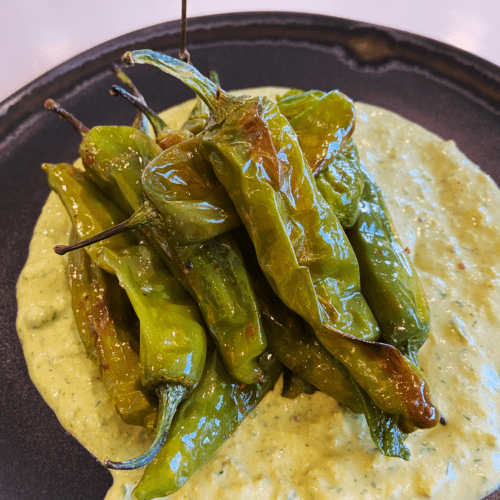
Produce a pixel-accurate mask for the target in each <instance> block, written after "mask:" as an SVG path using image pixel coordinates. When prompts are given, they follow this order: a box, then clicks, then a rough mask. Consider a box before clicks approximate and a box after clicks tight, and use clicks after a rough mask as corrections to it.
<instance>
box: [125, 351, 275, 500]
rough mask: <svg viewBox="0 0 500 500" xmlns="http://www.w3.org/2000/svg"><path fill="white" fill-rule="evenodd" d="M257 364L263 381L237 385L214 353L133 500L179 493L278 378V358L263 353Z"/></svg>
mask: <svg viewBox="0 0 500 500" xmlns="http://www.w3.org/2000/svg"><path fill="white" fill-rule="evenodd" d="M260 364H261V366H262V371H263V372H264V373H265V374H266V377H265V378H264V379H263V380H262V381H260V382H257V383H255V384H251V385H241V384H239V383H237V382H235V381H234V379H232V378H231V377H230V376H229V374H228V373H227V371H226V370H225V368H224V364H223V363H222V361H221V359H220V356H219V354H218V352H217V351H216V350H215V351H213V352H212V353H211V354H210V355H209V356H208V358H207V363H206V366H205V371H204V373H203V377H202V379H201V381H200V383H199V384H198V386H197V387H196V389H195V390H194V391H193V394H192V395H191V397H190V398H189V399H187V400H186V401H184V402H183V403H182V405H181V406H180V408H179V411H178V413H177V415H176V416H175V418H174V421H173V422H172V430H171V433H170V435H169V437H168V438H167V441H166V443H165V445H164V446H163V447H162V449H161V450H160V451H159V452H158V454H157V455H156V457H155V458H154V459H153V461H152V462H151V463H150V464H149V465H148V466H147V467H146V469H145V471H144V475H143V477H142V478H141V480H140V481H139V484H138V485H137V487H136V488H135V490H134V492H133V494H134V497H135V498H137V500H150V499H152V498H158V497H164V496H166V495H169V494H171V493H173V492H174V491H177V490H178V489H179V488H180V487H181V486H182V485H183V484H184V483H185V482H186V481H187V480H188V479H189V478H190V477H191V476H192V475H193V473H194V472H195V471H196V470H197V469H199V468H200V467H201V466H202V465H203V464H204V463H205V462H206V461H207V460H208V459H210V458H211V457H212V456H213V455H214V453H215V452H216V451H217V450H218V449H219V448H220V447H221V446H222V445H223V444H224V442H225V441H226V440H227V439H228V438H229V437H230V436H231V435H232V434H233V432H234V431H235V430H236V428H237V427H238V426H239V425H240V423H241V422H242V421H243V420H244V419H245V417H246V416H247V415H248V414H249V413H250V412H251V411H252V410H253V409H254V408H255V407H256V406H257V404H258V403H259V401H260V400H261V399H262V398H263V397H264V396H265V395H266V394H267V393H268V392H269V390H271V389H272V388H273V386H274V384H275V383H276V381H277V380H278V377H279V375H280V373H281V364H280V363H279V362H278V361H277V360H276V358H274V357H273V356H272V355H269V354H264V355H263V356H262V357H261V359H260Z"/></svg>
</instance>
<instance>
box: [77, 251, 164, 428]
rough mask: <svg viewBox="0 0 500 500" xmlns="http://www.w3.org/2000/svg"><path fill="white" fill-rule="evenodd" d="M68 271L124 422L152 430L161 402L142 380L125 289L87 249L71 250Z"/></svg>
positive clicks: (88, 340) (81, 325) (88, 344)
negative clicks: (158, 405)
mask: <svg viewBox="0 0 500 500" xmlns="http://www.w3.org/2000/svg"><path fill="white" fill-rule="evenodd" d="M68 276H69V285H70V290H71V297H72V307H73V314H74V316H75V320H76V325H77V327H78V331H79V332H80V337H81V339H82V341H83V344H84V345H85V350H86V351H87V356H88V357H89V358H90V359H91V360H92V361H93V362H94V363H95V365H96V366H97V368H98V370H99V375H100V377H101V380H102V382H103V384H104V387H105V388H106V391H107V392H108V393H109V395H110V398H111V400H112V402H113V404H114V406H115V408H116V411H117V412H118V414H119V415H120V417H121V419H122V420H123V421H124V422H125V423H127V424H132V425H142V426H143V427H146V428H147V429H149V430H150V431H152V430H153V428H154V427H153V426H154V424H155V423H156V416H157V415H156V413H157V403H156V402H155V401H154V400H153V398H151V394H149V393H148V392H147V391H146V390H145V388H144V386H143V385H142V381H141V373H142V367H141V362H140V359H139V341H138V338H136V337H135V335H134V333H136V332H135V330H136V325H135V322H136V318H134V315H133V312H132V313H131V311H130V302H129V301H128V299H127V296H126V294H125V292H124V291H123V289H122V288H121V287H120V285H119V284H118V281H117V280H116V278H115V277H113V276H112V275H110V274H108V273H105V272H104V271H102V269H101V268H99V266H97V264H96V263H95V262H94V261H93V260H92V259H90V257H89V256H88V254H87V252H85V250H83V249H80V250H75V251H74V252H71V253H70V255H69V259H68ZM137 329H138V328H137ZM137 333H138V332H137Z"/></svg>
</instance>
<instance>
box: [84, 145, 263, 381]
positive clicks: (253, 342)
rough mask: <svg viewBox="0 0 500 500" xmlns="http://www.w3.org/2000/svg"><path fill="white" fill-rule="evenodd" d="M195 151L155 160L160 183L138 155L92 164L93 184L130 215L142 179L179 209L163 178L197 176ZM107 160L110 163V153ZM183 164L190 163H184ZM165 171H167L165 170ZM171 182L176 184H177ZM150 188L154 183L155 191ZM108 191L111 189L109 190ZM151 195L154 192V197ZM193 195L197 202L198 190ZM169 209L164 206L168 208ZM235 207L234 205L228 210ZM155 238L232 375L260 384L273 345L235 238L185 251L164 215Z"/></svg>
mask: <svg viewBox="0 0 500 500" xmlns="http://www.w3.org/2000/svg"><path fill="white" fill-rule="evenodd" d="M195 144H196V143H195ZM191 145H192V143H188V144H187V145H186V147H185V148H184V146H183V145H182V144H179V145H177V146H173V147H172V148H170V149H169V150H166V151H165V152H164V153H163V154H162V155H161V156H160V157H159V159H158V160H157V159H156V158H155V160H153V162H152V163H151V169H156V168H159V169H160V172H159V177H158V179H155V178H154V176H153V173H154V170H153V171H152V170H151V169H146V170H144V172H142V169H144V161H139V160H138V157H137V156H136V155H134V156H133V157H134V159H135V161H127V162H125V163H122V162H121V161H120V159H119V158H118V159H116V161H115V162H114V163H107V162H105V163H104V165H102V166H101V163H100V162H99V161H94V162H89V164H88V165H87V166H86V167H87V170H88V171H92V172H93V178H94V177H97V178H99V183H100V185H101V187H102V189H103V190H104V192H106V193H108V192H109V193H110V197H112V199H113V200H114V201H115V202H116V203H117V204H118V205H119V206H120V207H121V208H122V209H123V210H124V211H125V212H127V214H129V215H130V214H131V213H132V212H133V211H134V210H137V209H139V208H140V207H141V205H140V204H139V203H140V201H139V200H140V198H141V197H142V195H141V194H140V191H139V188H138V179H140V177H141V175H144V176H145V177H146V180H145V179H142V185H143V188H144V191H145V192H147V190H150V194H151V195H152V201H155V200H157V202H158V203H160V204H161V201H158V200H160V199H161V196H162V192H163V194H164V195H165V196H166V197H170V200H171V201H173V203H172V204H175V202H174V200H175V196H174V195H175V194H176V193H175V192H174V193H170V194H169V189H170V190H174V191H175V187H176V186H175V182H172V183H170V184H169V183H168V182H167V181H168V180H169V176H168V173H166V175H165V177H163V178H162V177H161V173H162V172H163V173H165V170H168V168H171V167H170V166H171V165H174V167H173V168H177V169H179V170H180V171H179V172H177V173H174V174H173V175H174V177H175V178H177V175H178V174H179V177H182V176H184V177H187V178H190V176H191V173H192V172H193V161H192V159H193V154H192V153H191V152H190V148H191ZM128 147H129V149H131V150H132V149H133V144H132V143H130V144H129V145H128ZM139 151H141V150H139ZM102 155H104V156H105V157H106V152H103V153H102ZM179 157H180V158H179ZM165 159H168V161H165ZM181 161H184V162H185V163H184V164H182V163H178V162H181ZM169 162H170V163H169ZM165 164H166V165H167V166H165ZM162 166H164V167H165V168H164V169H162ZM183 167H185V169H183ZM188 167H189V169H191V170H189V169H188ZM202 168H204V169H207V165H206V164H205V161H204V160H203V163H202V164H201V167H200V169H202ZM115 171H116V179H115ZM181 171H182V172H181ZM200 171H201V170H200ZM210 172H211V171H210ZM192 175H194V176H197V175H199V174H197V173H193V174H192ZM208 175H211V177H210V178H209V177H208ZM118 179H119V181H118ZM170 180H171V181H175V179H172V178H170ZM150 182H151V183H153V187H151V188H150V187H149V183H150ZM200 182H201V184H202V185H203V186H204V188H205V187H206V186H207V185H210V182H212V185H213V186H214V187H215V189H216V190H217V189H220V188H218V187H217V186H220V183H219V182H218V181H217V179H216V178H215V176H214V174H213V173H211V174H208V173H207V176H206V177H205V179H204V180H203V179H201V180H200ZM163 183H165V184H163ZM106 186H109V190H108V189H106ZM113 186H117V190H113V189H112V187H113ZM200 187H201V186H200ZM151 190H154V195H153V194H152V191H151ZM162 190H163V191H162ZM181 191H182V192H183V196H184V198H186V197H187V195H186V192H188V190H187V188H186V187H185V186H177V194H179V193H180V192H181ZM192 192H193V193H194V194H195V196H196V192H197V188H196V187H195V186H194V187H193V191H192ZM219 193H220V191H219ZM179 196H180V194H179ZM226 196H227V195H226ZM129 201H132V202H133V206H132V207H129ZM165 203H166V202H164V203H163V204H162V205H161V206H162V207H165ZM230 203H231V202H230V201H228V204H230ZM194 205H196V203H195V204H194ZM153 208H154V207H153ZM233 213H234V212H233ZM158 219H159V220H160V222H158ZM181 227H182V224H181ZM149 234H150V236H151V239H152V240H153V241H154V244H155V246H156V248H157V250H158V252H159V254H160V255H161V257H162V259H163V260H164V262H165V263H166V265H167V266H168V268H169V270H170V271H171V272H172V273H173V274H174V275H175V276H176V278H177V279H178V280H179V281H180V283H182V285H183V287H184V288H185V289H186V290H187V291H188V292H189V293H190V294H191V296H192V297H193V298H194V300H195V301H196V302H197V304H198V305H199V307H200V309H201V313H202V315H203V318H204V320H205V323H206V326H207V328H208V330H209V332H210V333H211V335H212V337H213V339H214V341H215V342H216V344H217V345H218V347H219V348H220V350H221V355H222V357H223V359H224V362H225V363H226V367H227V369H228V370H229V372H230V373H231V375H232V376H233V377H235V378H236V379H237V380H239V381H240V382H241V383H245V384H252V383H255V382H256V381H258V380H259V379H260V378H261V376H262V372H261V370H260V368H259V366H258V364H257V358H258V356H259V355H260V354H262V353H263V352H264V351H265V349H266V345H267V343H266V338H265V333H264V330H263V328H262V322H261V319H260V314H259V311H258V308H257V303H256V299H255V296H254V293H253V290H252V286H251V284H250V280H249V277H248V275H247V273H246V268H245V264H244V262H243V260H242V258H241V255H240V253H239V250H238V247H237V245H236V243H235V242H234V241H233V240H232V239H231V238H230V237H229V236H226V235H221V236H218V237H217V238H215V239H210V240H208V241H205V242H204V243H196V244H192V245H179V244H178V242H177V240H176V238H174V235H173V234H172V232H171V231H170V230H169V228H168V226H167V225H166V224H165V223H164V221H163V218H162V217H161V214H158V217H157V218H156V220H155V222H154V224H152V225H151V227H149ZM185 234H186V233H185Z"/></svg>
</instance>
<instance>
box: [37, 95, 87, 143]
mask: <svg viewBox="0 0 500 500" xmlns="http://www.w3.org/2000/svg"><path fill="white" fill-rule="evenodd" d="M45 108H46V109H48V110H49V111H54V112H56V113H57V114H58V115H59V116H61V117H62V118H64V119H65V120H66V121H67V122H69V123H70V124H71V125H73V128H74V129H75V130H76V131H77V132H80V134H82V135H83V136H85V135H86V134H88V132H89V129H88V128H87V127H86V126H85V125H84V124H83V123H82V122H81V121H80V120H79V119H78V118H76V117H75V116H74V115H72V114H71V113H70V112H69V111H66V110H65V109H64V108H63V107H62V106H61V105H60V104H59V103H57V102H55V101H54V100H53V99H47V100H46V101H45Z"/></svg>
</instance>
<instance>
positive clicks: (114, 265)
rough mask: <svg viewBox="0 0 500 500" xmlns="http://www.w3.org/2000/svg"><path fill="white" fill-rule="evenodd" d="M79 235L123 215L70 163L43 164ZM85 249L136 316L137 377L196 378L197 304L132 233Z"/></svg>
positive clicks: (201, 338) (190, 382)
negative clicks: (113, 278)
mask: <svg viewBox="0 0 500 500" xmlns="http://www.w3.org/2000/svg"><path fill="white" fill-rule="evenodd" d="M43 168H44V170H45V171H46V172H47V175H48V180H49V184H50V187H51V188H52V189H53V190H54V191H55V192H56V193H57V194H58V195H59V197H60V198H61V201H62V202H63V204H64V206H65V207H66V210H67V211H68V213H69V215H70V217H71V220H72V221H73V223H74V226H75V228H76V231H77V233H78V236H79V238H80V239H81V240H84V239H86V238H88V237H90V236H94V235H95V234H98V233H100V232H101V231H102V230H103V229H107V228H109V227H111V226H114V225H116V224H117V223H119V222H121V221H123V220H124V219H125V218H126V215H125V214H124V213H123V212H122V211H121V210H120V209H119V208H118V207H117V206H116V205H114V204H113V203H112V202H111V201H110V200H109V199H108V198H106V197H105V196H104V194H103V193H101V191H100V190H99V189H98V188H97V186H95V185H94V184H93V183H92V182H91V181H90V180H89V179H88V178H87V177H86V176H85V175H84V173H82V172H79V171H78V170H76V169H75V168H74V167H73V166H72V165H68V164H58V165H48V164H45V165H44V166H43ZM86 250H87V252H88V254H89V255H90V257H91V258H92V259H93V260H94V262H96V263H97V264H98V265H99V266H100V267H101V268H103V269H104V270H105V271H107V272H109V273H111V274H114V275H116V276H117V278H118V279H119V280H120V285H121V286H122V287H123V288H124V289H125V291H126V292H127V296H128V297H129V299H130V301H131V303H132V306H133V307H134V310H135V312H136V314H137V316H138V318H139V321H140V337H141V338H140V355H141V364H142V367H143V374H142V381H143V384H144V386H145V387H146V388H149V389H151V390H153V389H155V388H156V387H157V386H158V385H161V384H165V383H176V384H179V385H182V386H185V387H186V388H187V390H188V392H189V391H190V390H191V389H192V388H193V387H194V386H195V385H196V384H197V383H198V381H199V379H200V377H201V374H202V373H203V366H204V363H205V357H206V336H205V330H204V327H203V326H202V324H203V320H202V318H201V316H200V312H199V309H198V307H197V305H196V304H195V303H194V302H193V301H192V299H191V298H190V297H189V295H188V294H187V293H186V292H185V290H184V289H183V287H182V286H181V285H180V284H179V283H178V281H177V279H176V278H174V277H173V276H172V275H171V274H170V273H169V272H168V271H167V270H166V269H165V268H163V266H162V265H161V264H160V261H159V258H158V257H157V256H156V255H155V254H154V252H153V251H152V249H151V248H150V247H149V246H148V245H146V244H145V243H144V242H141V241H139V240H138V239H137V237H136V236H135V234H133V233H126V234H119V235H116V236H113V237H112V238H110V239H108V240H106V241H105V242H98V243H95V244H93V245H91V246H89V247H86Z"/></svg>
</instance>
